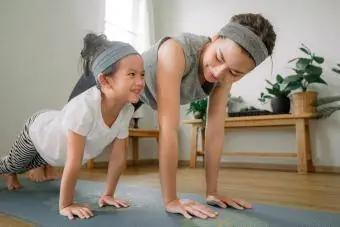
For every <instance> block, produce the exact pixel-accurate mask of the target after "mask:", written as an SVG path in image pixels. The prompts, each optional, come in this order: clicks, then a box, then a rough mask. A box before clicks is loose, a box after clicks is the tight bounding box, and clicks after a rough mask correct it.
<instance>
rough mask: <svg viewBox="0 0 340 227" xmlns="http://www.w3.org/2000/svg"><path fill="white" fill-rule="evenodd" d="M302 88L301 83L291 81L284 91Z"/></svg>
mask: <svg viewBox="0 0 340 227" xmlns="http://www.w3.org/2000/svg"><path fill="white" fill-rule="evenodd" d="M299 88H302V84H301V81H291V82H289V83H288V84H287V86H286V87H285V88H284V90H286V91H293V90H296V89H299Z"/></svg>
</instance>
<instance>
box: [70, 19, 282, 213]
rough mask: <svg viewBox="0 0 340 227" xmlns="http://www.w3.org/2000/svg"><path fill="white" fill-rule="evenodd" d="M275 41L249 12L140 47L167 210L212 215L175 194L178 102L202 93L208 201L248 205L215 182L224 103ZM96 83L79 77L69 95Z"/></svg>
mask: <svg viewBox="0 0 340 227" xmlns="http://www.w3.org/2000/svg"><path fill="white" fill-rule="evenodd" d="M275 41H276V34H275V32H274V30H273V27H272V25H271V24H270V22H269V21H268V20H267V19H265V18H264V17H263V16H262V15H259V14H251V13H247V14H239V15H235V16H233V17H232V18H231V20H230V22H229V23H228V24H226V25H225V26H224V27H222V28H221V29H220V31H219V32H218V33H217V34H216V35H215V36H214V37H212V38H210V37H207V36H202V35H195V34H191V33H184V34H182V35H180V36H179V37H164V38H162V39H160V40H159V42H157V43H156V44H155V45H154V46H153V47H151V48H150V49H149V50H147V51H146V52H145V53H143V55H142V56H143V60H144V66H145V71H146V73H145V82H146V86H145V89H144V91H143V93H142V96H141V102H143V103H145V104H147V105H149V106H151V107H152V108H153V109H155V110H157V112H158V121H159V130H160V135H159V166H160V178H161V187H162V194H163V202H164V205H165V209H166V211H168V212H172V213H180V214H182V215H184V216H185V217H187V218H191V217H192V216H196V217H199V218H208V217H215V215H216V214H215V213H214V212H213V211H212V210H211V209H209V208H207V207H206V206H203V205H201V204H199V203H197V202H196V201H190V200H189V201H188V200H181V199H179V198H178V197H177V194H176V170H177V163H178V139H177V130H178V129H179V126H180V106H181V105H185V104H188V103H190V102H192V101H195V100H198V99H202V98H205V97H209V106H208V116H207V126H206V143H205V146H204V147H205V160H206V161H205V171H206V174H205V176H206V193H205V197H206V201H207V203H208V204H214V205H218V206H220V207H222V208H225V207H228V206H231V207H234V208H237V209H244V208H251V205H250V204H248V203H247V202H245V201H242V200H238V199H233V198H230V197H228V196H226V195H221V194H220V193H219V191H218V188H217V181H218V172H219V164H220V158H221V153H222V150H223V144H224V119H225V116H226V112H225V108H226V105H227V101H228V100H227V97H228V94H229V92H230V89H231V87H232V84H233V83H235V82H237V81H239V80H240V79H241V78H243V77H244V76H245V75H247V73H249V72H250V71H252V70H253V69H254V68H255V67H257V66H258V65H260V64H261V63H262V62H263V61H264V60H266V59H267V58H268V57H269V56H270V55H271V54H272V52H273V49H274V45H275ZM94 84H95V83H94V80H92V81H91V80H87V81H85V80H84V78H83V77H82V78H80V79H79V81H78V83H77V85H76V87H75V88H74V90H73V91H72V94H71V98H74V97H77V95H79V94H81V93H82V92H84V90H86V89H87V88H89V87H91V86H93V85H94Z"/></svg>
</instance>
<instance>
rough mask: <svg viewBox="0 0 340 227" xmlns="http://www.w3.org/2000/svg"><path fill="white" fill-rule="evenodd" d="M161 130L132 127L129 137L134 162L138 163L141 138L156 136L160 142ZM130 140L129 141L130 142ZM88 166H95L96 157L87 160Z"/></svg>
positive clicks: (134, 163) (89, 167) (90, 167)
mask: <svg viewBox="0 0 340 227" xmlns="http://www.w3.org/2000/svg"><path fill="white" fill-rule="evenodd" d="M158 135H159V131H158V130H157V129H143V128H130V130H129V139H130V140H131V143H132V162H133V165H136V164H137V162H138V160H139V139H141V138H155V139H156V140H157V143H158ZM128 142H129V141H127V143H128ZM86 166H87V168H88V169H92V168H94V159H90V160H89V161H88V162H87V165H86Z"/></svg>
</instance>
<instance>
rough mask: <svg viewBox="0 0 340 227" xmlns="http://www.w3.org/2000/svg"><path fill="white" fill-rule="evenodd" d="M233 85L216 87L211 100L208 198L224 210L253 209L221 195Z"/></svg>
mask: <svg viewBox="0 0 340 227" xmlns="http://www.w3.org/2000/svg"><path fill="white" fill-rule="evenodd" d="M231 86H232V85H231V83H226V82H223V83H221V84H220V85H219V86H218V87H216V88H215V89H214V91H213V93H212V94H211V96H210V98H209V109H208V120H207V127H206V135H205V136H206V140H205V141H206V143H205V151H204V152H205V157H206V158H205V159H206V161H205V175H206V187H207V189H206V197H207V202H208V203H209V204H213V205H218V206H220V207H222V208H226V207H227V205H228V206H232V207H234V208H236V209H244V208H251V205H250V204H248V203H247V202H245V201H242V200H234V199H231V198H228V197H225V196H222V195H219V193H218V189H217V179H218V172H219V166H220V161H221V154H222V151H223V145H224V120H225V117H226V106H227V102H228V98H227V97H228V94H229V92H230V89H231Z"/></svg>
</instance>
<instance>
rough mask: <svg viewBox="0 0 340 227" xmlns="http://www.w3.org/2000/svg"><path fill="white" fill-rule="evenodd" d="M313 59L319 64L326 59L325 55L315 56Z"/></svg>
mask: <svg viewBox="0 0 340 227" xmlns="http://www.w3.org/2000/svg"><path fill="white" fill-rule="evenodd" d="M313 59H314V61H316V62H317V63H319V64H322V63H323V62H324V61H325V59H324V58H323V57H319V56H314V57H313Z"/></svg>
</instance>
